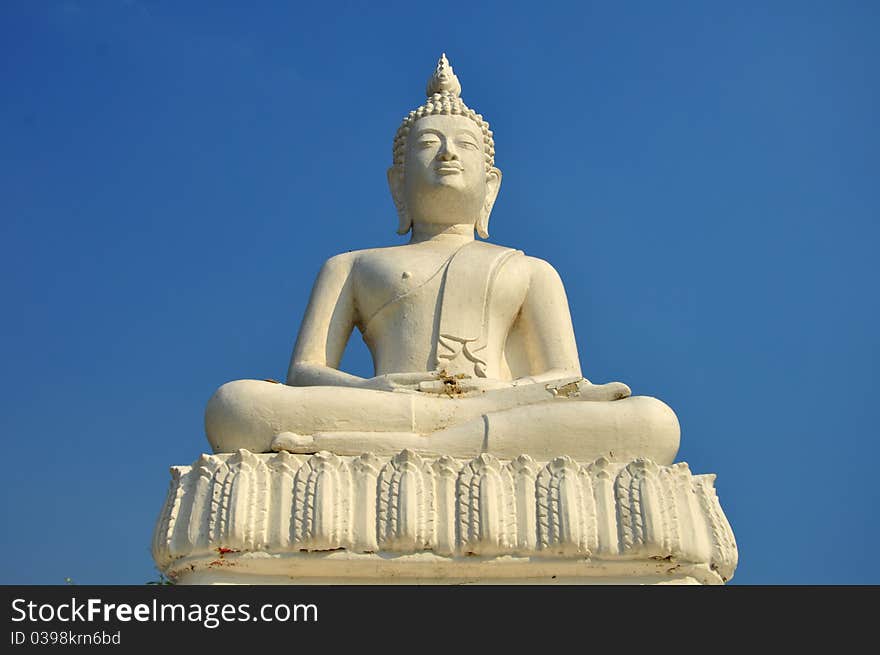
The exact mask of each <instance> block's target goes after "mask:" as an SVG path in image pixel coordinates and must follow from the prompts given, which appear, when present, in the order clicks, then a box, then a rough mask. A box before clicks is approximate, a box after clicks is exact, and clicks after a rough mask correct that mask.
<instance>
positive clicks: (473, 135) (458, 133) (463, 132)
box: [455, 129, 480, 143]
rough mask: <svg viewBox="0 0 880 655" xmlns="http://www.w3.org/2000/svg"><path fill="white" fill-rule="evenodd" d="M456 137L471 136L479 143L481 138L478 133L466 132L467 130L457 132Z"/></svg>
mask: <svg viewBox="0 0 880 655" xmlns="http://www.w3.org/2000/svg"><path fill="white" fill-rule="evenodd" d="M455 135H456V136H469V137H471V138H472V139H473V140H474V141H476V142H477V143H479V142H480V137H479V136H477V133H476V132H474V131H472V130H465V129H462V130H458V132H456V133H455Z"/></svg>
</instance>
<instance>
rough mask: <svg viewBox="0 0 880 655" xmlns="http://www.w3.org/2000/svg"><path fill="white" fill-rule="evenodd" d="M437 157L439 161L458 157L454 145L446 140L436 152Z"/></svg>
mask: <svg viewBox="0 0 880 655" xmlns="http://www.w3.org/2000/svg"><path fill="white" fill-rule="evenodd" d="M437 157H438V158H439V159H440V160H441V161H449V160H453V159H458V153H457V152H456V150H455V147H454V146H453V145H452V144H451V143H449V142H447V143H446V144H445V145H444V146H443V147H442V148H440V152H438V153H437Z"/></svg>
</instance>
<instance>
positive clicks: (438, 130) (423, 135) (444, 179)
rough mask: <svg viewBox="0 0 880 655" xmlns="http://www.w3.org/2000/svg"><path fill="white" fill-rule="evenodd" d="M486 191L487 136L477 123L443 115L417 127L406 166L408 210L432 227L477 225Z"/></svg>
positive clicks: (424, 120)
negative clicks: (463, 221)
mask: <svg viewBox="0 0 880 655" xmlns="http://www.w3.org/2000/svg"><path fill="white" fill-rule="evenodd" d="M487 190H488V187H487V175H486V160H485V157H484V153H483V135H482V133H481V132H480V130H479V128H478V127H477V126H476V125H475V124H474V122H473V121H472V120H470V119H469V118H466V117H465V116H460V115H442V114H440V115H432V116H424V117H423V118H420V119H419V120H418V121H416V123H415V124H414V125H413V127H412V129H411V130H410V133H409V136H408V137H407V144H406V157H405V160H404V170H403V192H404V196H405V199H406V204H407V207H410V208H413V209H415V208H419V210H420V211H418V212H416V214H417V215H421V217H422V218H423V219H425V220H430V221H431V222H447V221H452V220H455V219H458V220H461V218H462V217H467V218H468V219H473V220H474V221H476V220H477V219H478V217H479V215H480V212H481V209H482V208H483V206H484V204H485V200H486V195H487Z"/></svg>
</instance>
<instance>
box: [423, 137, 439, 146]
mask: <svg viewBox="0 0 880 655" xmlns="http://www.w3.org/2000/svg"><path fill="white" fill-rule="evenodd" d="M438 143H440V141H439V139H421V140H420V141H419V147H421V148H430V147H431V146H436V145H437V144H438Z"/></svg>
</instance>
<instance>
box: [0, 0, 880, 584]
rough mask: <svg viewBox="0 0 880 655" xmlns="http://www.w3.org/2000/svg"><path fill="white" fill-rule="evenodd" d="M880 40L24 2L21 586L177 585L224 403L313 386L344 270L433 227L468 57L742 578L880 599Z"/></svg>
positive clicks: (559, 263) (772, 24)
mask: <svg viewBox="0 0 880 655" xmlns="http://www.w3.org/2000/svg"><path fill="white" fill-rule="evenodd" d="M256 4H259V6H254V5H256ZM878 33H880V9H878V4H877V3H872V2H806V1H804V2H717V3H708V2H674V3H656V2H644V3H635V2H606V3H591V2H571V3H554V2H539V3H512V2H510V3H508V2H503V3H502V2H499V3H496V4H494V5H493V4H484V3H461V4H456V3H453V2H444V3H441V4H437V3H418V2H401V3H396V4H394V5H393V6H391V5H389V4H386V3H378V2H370V3H367V2H364V3H354V4H349V3H339V2H334V3H299V4H298V3H288V2H277V3H242V2H201V3H195V2H177V1H170V0H169V1H167V2H154V1H148V0H131V1H128V2H123V1H111V0H95V1H86V0H69V1H65V2H61V1H54V2H53V1H46V2H26V1H11V2H10V1H8V0H7V1H6V2H4V3H3V4H2V8H0V94H2V96H0V97H2V102H0V152H2V157H0V290H2V299H3V300H2V307H3V310H2V313H3V318H2V322H0V330H2V333H0V361H2V371H3V375H2V377H0V401H2V411H0V434H2V439H3V453H4V457H5V460H6V463H5V466H4V468H3V474H2V493H3V516H2V525H3V529H2V538H0V549H2V553H3V558H2V564H0V567H2V568H0V583H25V584H31V583H33V584H43V583H49V584H62V583H63V582H64V579H65V577H70V578H72V579H73V580H74V581H75V582H77V583H81V584H85V583H97V584H101V583H110V584H140V583H143V582H146V581H148V580H152V579H156V575H157V574H156V571H155V569H154V567H153V564H152V560H151V557H150V552H149V543H150V537H151V532H152V529H153V524H154V521H155V519H156V516H157V514H158V512H159V509H160V506H161V504H162V502H163V500H164V496H165V491H166V488H167V484H168V479H169V478H168V467H169V466H170V465H173V464H188V463H190V462H192V461H193V460H195V459H196V458H197V457H198V455H199V453H201V452H203V451H205V450H206V449H207V442H206V440H205V438H204V432H203V426H202V412H203V409H204V405H205V402H206V401H207V399H208V398H209V397H210V395H211V394H212V393H213V391H214V390H215V389H216V388H217V387H218V386H219V385H220V384H222V383H223V382H226V381H228V380H232V379H236V378H242V377H253V378H266V377H272V378H282V377H283V376H284V375H285V372H286V368H287V362H288V358H289V356H290V352H291V348H292V345H293V342H294V339H295V336H296V332H297V329H298V326H299V322H300V319H301V317H302V313H303V310H304V308H305V303H306V300H307V297H308V293H309V290H310V287H311V283H312V281H313V279H314V276H315V273H316V272H317V270H318V268H319V267H320V265H321V263H322V261H323V260H324V259H326V258H327V257H329V256H331V255H333V254H335V253H337V252H341V251H344V250H350V249H355V248H362V247H371V246H379V245H390V244H397V243H400V242H402V241H403V238H402V237H398V236H397V235H396V234H395V229H396V225H397V219H396V216H395V214H394V209H393V207H392V203H391V200H390V197H389V195H388V191H387V187H386V184H385V169H386V167H387V166H388V165H389V163H390V159H391V140H392V137H393V135H394V132H395V130H396V129H397V126H398V124H399V122H400V119H401V118H402V117H403V116H404V115H405V114H406V112H407V111H409V110H410V109H413V108H415V107H416V106H418V105H419V104H421V102H422V101H423V99H424V85H425V81H426V79H427V78H428V76H429V75H430V73H431V71H432V69H433V67H434V64H435V62H436V59H437V57H438V55H439V54H440V52H441V51H444V50H445V51H446V52H447V53H448V54H449V57H450V59H451V61H452V64H453V66H454V67H455V70H456V72H457V73H458V75H459V77H460V79H461V81H462V84H463V87H464V91H463V96H464V98H465V100H466V101H467V102H468V104H469V105H470V106H472V107H474V108H475V109H476V110H477V111H479V112H481V113H483V114H484V115H485V116H486V117H487V119H488V120H489V121H490V123H491V124H492V128H493V130H494V131H495V135H496V142H497V159H496V161H497V164H498V166H499V167H500V168H501V169H502V170H503V172H504V183H503V186H502V190H501V195H500V197H499V200H498V203H497V204H496V207H495V211H494V213H493V217H492V222H491V225H490V231H491V235H492V236H491V239H492V241H494V242H496V243H501V244H505V245H512V246H516V247H519V248H522V249H523V250H525V251H526V252H527V253H528V254H531V255H535V256H538V257H542V258H544V259H547V260H549V261H550V262H551V263H553V264H554V266H555V267H556V268H557V270H558V271H559V272H560V274H561V275H562V278H563V280H564V281H565V283H566V288H567V291H568V294H569V302H570V304H571V311H572V315H573V318H574V324H575V331H576V334H577V338H578V343H579V348H580V354H581V359H582V363H583V367H584V374H585V375H586V376H587V377H589V378H590V379H591V380H593V381H597V382H603V381H609V380H622V381H625V382H627V383H629V384H630V386H631V387H632V388H633V391H634V393H637V394H642V395H653V396H658V397H660V398H662V399H664V400H665V401H666V402H667V403H668V404H670V405H671V406H672V407H673V408H674V409H675V410H676V411H677V413H678V415H679V418H680V421H681V425H682V447H681V451H680V454H679V460H681V461H687V462H688V463H689V464H690V466H691V469H692V470H693V471H694V472H698V473H709V472H714V473H717V474H718V480H717V488H718V492H719V496H720V499H721V503H722V506H723V508H724V510H725V512H726V514H727V516H728V518H729V520H730V522H731V524H732V526H733V529H734V532H735V534H736V538H737V542H738V545H739V549H740V564H739V568H738V570H737V572H736V577H735V579H734V582H735V583H751V584H763V583H767V584H777V583H794V584H800V583H869V582H870V583H880V575H878V573H877V571H878V569H877V566H876V544H877V543H878V541H880V527H878V511H877V507H878V484H877V481H876V473H875V472H874V471H873V469H871V468H870V466H869V465H870V464H871V463H872V462H876V460H877V456H878V443H877V442H878V437H880V434H878V432H880V431H878V427H877V426H878V403H877V398H878V391H880V389H878V373H877V370H878V364H880V362H878V336H877V335H878V328H877V323H878V318H880V303H878V291H877V286H878V266H877V263H876V254H877V248H878V236H880V234H878V232H880V230H878V219H880V211H878V210H880V200H878V181H880V175H878V174H880V165H878V152H880V138H878V120H877V116H878V80H880V76H878V64H880V57H878V55H880V40H878V37H877V35H878ZM344 365H345V366H346V367H347V368H348V370H350V371H352V372H355V373H359V374H362V375H369V374H371V365H370V362H369V357H368V353H367V352H366V348H365V347H364V346H363V344H362V342H361V341H360V339H359V337H358V336H357V334H355V335H354V338H353V342H352V345H351V346H350V348H349V350H348V351H347V354H346V358H345V361H344Z"/></svg>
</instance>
